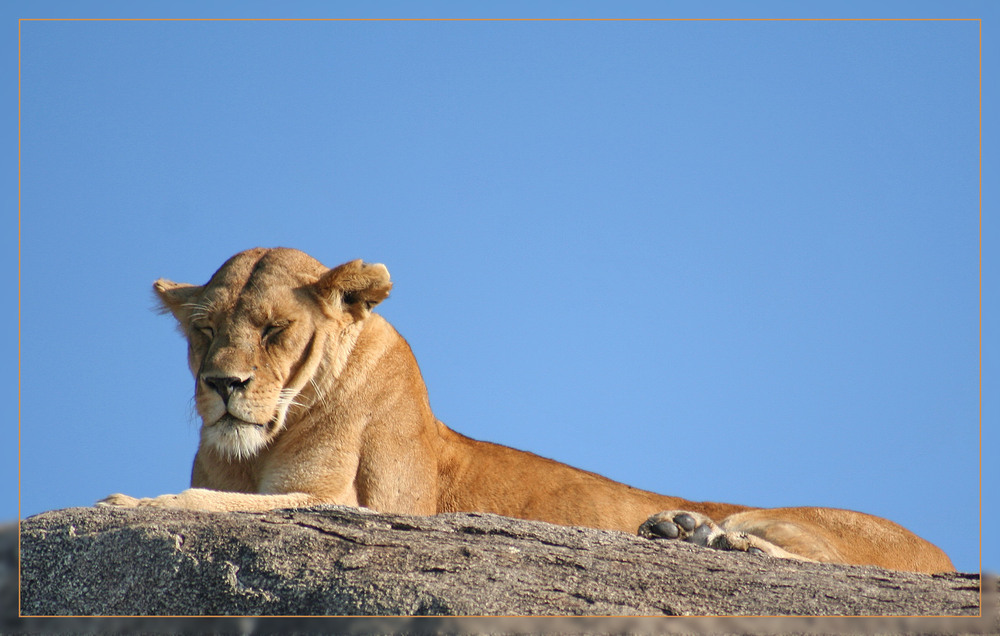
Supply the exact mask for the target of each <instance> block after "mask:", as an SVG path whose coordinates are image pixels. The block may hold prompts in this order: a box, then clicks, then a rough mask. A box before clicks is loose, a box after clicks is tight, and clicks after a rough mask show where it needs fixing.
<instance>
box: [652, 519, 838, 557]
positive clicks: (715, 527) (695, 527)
mask: <svg viewBox="0 0 1000 636" xmlns="http://www.w3.org/2000/svg"><path fill="white" fill-rule="evenodd" d="M737 516H738V515H731V516H730V517H727V518H726V519H723V520H722V522H721V523H716V522H715V521H713V520H712V519H711V518H710V517H708V516H706V515H703V514H701V513H699V512H691V511H688V510H667V511H664V512H659V513H657V514H655V515H653V516H652V517H650V518H649V519H647V520H646V522H645V523H643V524H642V525H641V526H640V527H639V536H642V537H646V538H649V539H673V540H679V541H686V542H688V543H694V544H696V545H701V546H705V547H709V548H714V549H716V550H735V551H739V552H748V553H750V554H767V555H769V556H772V557H777V558H780V559H796V560H799V561H816V560H821V559H814V558H810V557H809V556H805V555H803V554H801V553H798V552H796V551H790V550H787V549H785V547H782V545H779V544H777V543H774V542H772V541H771V540H769V539H771V538H772V537H770V536H768V535H766V534H763V535H762V534H758V532H759V531H760V530H761V528H760V527H759V524H752V523H750V524H748V523H739V522H738V521H739V520H737V522H736V523H731V521H730V520H732V519H733V518H734V517H737ZM786 525H788V526H791V525H794V524H786ZM783 532H784V533H785V534H787V535H794V534H795V533H796V529H795V528H790V527H789V528H783ZM804 532H805V531H804V530H801V533H804ZM771 534H774V533H771ZM765 537H767V538H765ZM822 560H825V559H822Z"/></svg>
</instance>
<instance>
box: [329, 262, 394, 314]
mask: <svg viewBox="0 0 1000 636" xmlns="http://www.w3.org/2000/svg"><path fill="white" fill-rule="evenodd" d="M313 287H314V289H315V290H316V295H317V296H319V298H320V300H321V301H322V302H323V303H325V304H326V305H328V306H331V305H332V307H333V308H335V309H340V310H343V311H347V312H350V314H351V315H352V316H354V319H355V320H361V319H362V318H364V317H365V316H367V315H368V314H369V313H370V312H371V310H372V307H374V306H375V305H377V304H379V303H380V302H382V301H383V300H385V299H386V298H387V297H388V296H389V290H391V289H392V282H391V281H390V280H389V270H388V269H386V267H385V265H383V264H381V263H365V262H362V261H361V260H360V259H358V260H356V261H351V262H349V263H344V264H343V265H339V266H337V267H334V268H333V269H331V270H330V271H328V272H327V273H325V274H323V275H322V276H321V277H320V279H319V280H318V281H316V283H314V285H313Z"/></svg>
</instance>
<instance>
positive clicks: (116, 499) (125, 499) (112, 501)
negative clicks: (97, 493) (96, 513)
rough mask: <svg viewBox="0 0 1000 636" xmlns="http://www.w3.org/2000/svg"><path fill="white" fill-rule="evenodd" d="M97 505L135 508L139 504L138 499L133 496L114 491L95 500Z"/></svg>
mask: <svg viewBox="0 0 1000 636" xmlns="http://www.w3.org/2000/svg"><path fill="white" fill-rule="evenodd" d="M96 505H98V506H102V507H103V506H118V507H121V508H135V507H137V506H138V505H139V500H138V499H136V498H135V497H129V496H128V495H123V494H121V493H115V494H113V495H108V496H107V497H105V498H104V499H101V500H100V501H98V502H97V504H96Z"/></svg>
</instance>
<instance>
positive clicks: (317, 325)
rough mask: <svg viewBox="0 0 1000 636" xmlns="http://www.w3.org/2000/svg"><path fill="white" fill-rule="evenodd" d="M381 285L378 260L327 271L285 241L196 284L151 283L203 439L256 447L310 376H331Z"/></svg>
mask: <svg viewBox="0 0 1000 636" xmlns="http://www.w3.org/2000/svg"><path fill="white" fill-rule="evenodd" d="M391 288H392V283H391V282H390V281H389V272H388V270H387V269H386V268H385V266H384V265H381V264H367V263H363V262H362V261H360V260H356V261H351V262H348V263H344V264H343V265H340V266H339V267H335V268H333V269H327V268H326V267H324V266H323V265H322V264H321V263H320V262H319V261H317V260H315V259H314V258H312V257H310V256H309V255H307V254H305V253H303V252H299V251H298V250H292V249H285V248H275V249H263V248H257V249H252V250H247V251H245V252H241V253H239V254H237V255H236V256H233V257H232V258H230V259H229V260H228V261H226V263H225V264H224V265H223V266H222V267H221V268H219V270H218V271H217V272H215V274H213V275H212V278H211V279H210V280H209V281H208V283H206V284H204V285H201V286H198V285H187V284H183V283H174V282H172V281H169V280H165V279H160V280H158V281H156V283H154V285H153V289H154V290H155V292H156V294H157V296H158V297H159V299H160V302H161V303H162V305H163V308H164V310H165V311H169V312H170V313H172V314H173V315H174V317H175V318H177V321H178V322H179V323H180V327H181V330H182V331H183V333H184V335H185V336H186V337H187V340H188V365H189V367H190V368H191V373H192V374H193V375H194V378H195V404H196V406H197V409H198V414H199V415H200V416H201V419H202V438H203V441H204V442H205V443H207V444H208V445H209V446H210V447H212V448H214V449H215V450H216V451H218V452H219V453H221V454H222V455H223V456H226V457H230V458H247V457H252V456H253V455H255V454H257V453H258V452H260V450H261V449H263V448H264V447H266V446H267V445H268V444H269V443H270V442H271V441H272V440H273V439H274V438H275V437H276V436H277V435H278V434H279V433H280V432H281V431H282V430H283V429H284V428H285V426H286V425H287V423H288V420H289V417H290V416H289V412H290V409H292V408H293V407H295V406H300V405H303V403H304V401H306V400H308V399H309V398H310V396H309V395H306V394H307V393H309V391H310V390H311V389H315V388H316V387H315V382H316V380H315V379H314V378H316V377H317V375H319V376H320V377H330V378H335V377H336V375H337V373H338V368H337V365H338V361H339V364H340V366H342V365H343V361H344V360H345V359H346V356H347V355H348V354H349V352H350V348H351V346H352V342H353V339H355V338H356V337H357V333H358V331H359V328H360V324H361V323H362V322H363V321H364V320H365V319H366V318H367V317H368V315H369V313H370V311H371V309H372V307H374V306H375V305H377V304H378V303H379V302H381V301H382V300H384V299H385V298H386V297H387V296H388V295H389V290H390V289H391Z"/></svg>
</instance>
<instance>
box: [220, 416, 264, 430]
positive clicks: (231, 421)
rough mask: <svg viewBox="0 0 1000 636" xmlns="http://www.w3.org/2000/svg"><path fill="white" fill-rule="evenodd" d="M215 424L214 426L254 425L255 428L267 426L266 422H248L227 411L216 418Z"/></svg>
mask: <svg viewBox="0 0 1000 636" xmlns="http://www.w3.org/2000/svg"><path fill="white" fill-rule="evenodd" d="M215 425H216V426H229V427H237V426H256V427H257V428H267V424H258V423H257V422H248V421H246V420H241V419H240V418H238V417H236V416H235V415H231V414H229V413H226V414H225V415H223V416H222V417H220V418H219V419H218V420H216V422H215Z"/></svg>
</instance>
